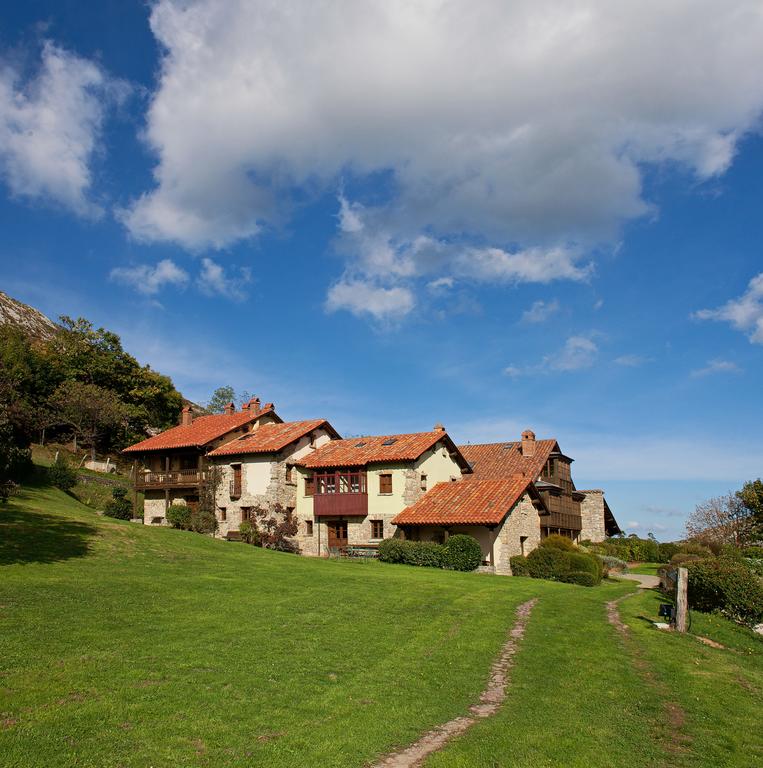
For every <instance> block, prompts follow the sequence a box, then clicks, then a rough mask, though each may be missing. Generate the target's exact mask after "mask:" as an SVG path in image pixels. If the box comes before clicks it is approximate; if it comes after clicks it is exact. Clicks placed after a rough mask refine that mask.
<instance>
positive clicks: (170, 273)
mask: <svg viewBox="0 0 763 768" xmlns="http://www.w3.org/2000/svg"><path fill="white" fill-rule="evenodd" d="M110 276H111V279H112V280H116V281H117V282H119V283H124V284H125V285H129V286H130V287H131V288H134V289H135V290H136V291H138V292H139V293H144V294H146V295H147V296H153V295H155V294H157V293H159V291H160V290H161V289H162V288H164V287H165V286H167V285H174V286H176V287H180V288H182V287H185V285H186V284H187V283H188V273H187V272H186V271H185V270H184V269H182V268H181V267H179V266H178V265H177V264H175V262H174V261H172V260H171V259H162V260H161V261H159V262H157V263H156V264H155V265H154V266H151V265H150V264H136V265H135V266H132V267H115V268H114V269H112V270H111V275H110Z"/></svg>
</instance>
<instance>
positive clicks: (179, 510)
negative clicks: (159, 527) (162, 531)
mask: <svg viewBox="0 0 763 768" xmlns="http://www.w3.org/2000/svg"><path fill="white" fill-rule="evenodd" d="M165 517H166V518H167V522H168V523H169V524H170V525H171V526H172V527H173V528H180V529H182V530H184V531H187V530H189V528H190V526H191V508H190V507H188V506H186V505H185V504H172V505H171V506H170V507H169V508H168V509H167V514H166V515H165Z"/></svg>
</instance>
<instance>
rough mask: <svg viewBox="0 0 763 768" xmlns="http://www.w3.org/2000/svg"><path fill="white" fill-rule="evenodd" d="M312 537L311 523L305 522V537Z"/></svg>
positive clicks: (310, 521) (309, 521)
mask: <svg viewBox="0 0 763 768" xmlns="http://www.w3.org/2000/svg"><path fill="white" fill-rule="evenodd" d="M312 535H313V521H312V520H305V536H312Z"/></svg>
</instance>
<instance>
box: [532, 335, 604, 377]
mask: <svg viewBox="0 0 763 768" xmlns="http://www.w3.org/2000/svg"><path fill="white" fill-rule="evenodd" d="M598 354H599V347H598V346H597V345H596V344H595V342H593V341H592V340H591V339H589V338H588V337H586V336H570V337H569V338H568V339H567V341H566V342H565V343H564V347H563V348H562V350H561V351H560V352H558V353H557V354H556V355H549V356H548V357H546V358H545V360H546V364H547V365H548V366H549V367H550V368H553V369H554V370H557V371H580V370H583V369H585V368H591V367H592V366H593V364H594V363H595V362H596V358H597V357H598Z"/></svg>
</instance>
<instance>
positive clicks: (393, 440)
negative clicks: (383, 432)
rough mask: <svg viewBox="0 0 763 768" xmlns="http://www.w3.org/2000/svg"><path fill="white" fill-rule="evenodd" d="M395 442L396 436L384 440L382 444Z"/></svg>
mask: <svg viewBox="0 0 763 768" xmlns="http://www.w3.org/2000/svg"><path fill="white" fill-rule="evenodd" d="M396 442H397V438H395V437H390V438H389V440H385V441H384V442H383V443H382V445H394V444H395V443H396Z"/></svg>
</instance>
